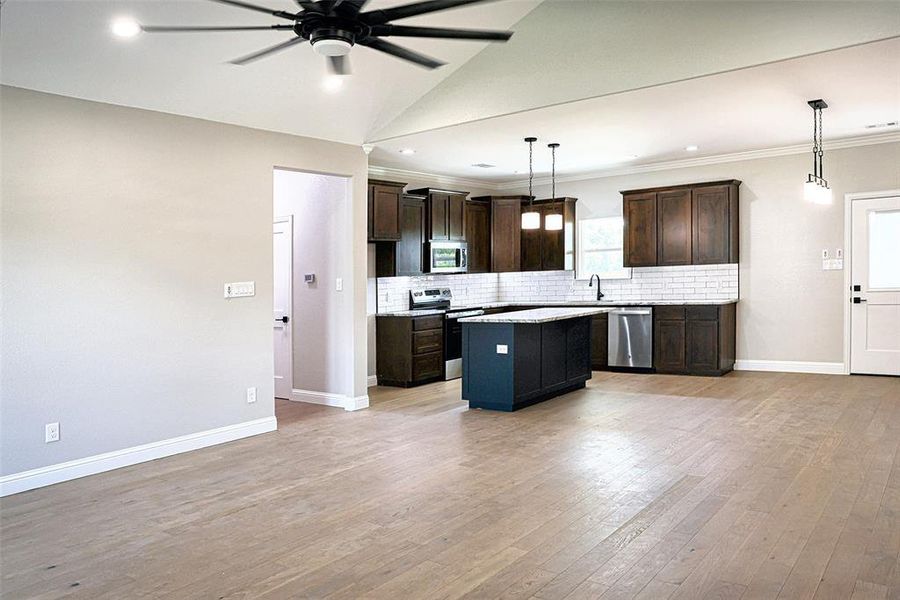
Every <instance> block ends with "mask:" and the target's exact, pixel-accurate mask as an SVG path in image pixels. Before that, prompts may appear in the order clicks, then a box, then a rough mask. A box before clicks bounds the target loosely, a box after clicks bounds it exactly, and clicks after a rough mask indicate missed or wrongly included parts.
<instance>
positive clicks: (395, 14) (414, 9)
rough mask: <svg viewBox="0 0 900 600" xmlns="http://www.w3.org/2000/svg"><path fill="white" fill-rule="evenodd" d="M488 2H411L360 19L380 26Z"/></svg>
mask: <svg viewBox="0 0 900 600" xmlns="http://www.w3.org/2000/svg"><path fill="white" fill-rule="evenodd" d="M489 1H490V0H426V1H425V2H413V3H412V4H404V5H402V6H394V7H392V8H385V9H384V10H372V11H369V12H366V13H362V14H361V15H360V17H361V18H362V20H363V21H365V22H366V23H368V24H370V25H380V24H382V23H387V22H388V21H396V20H397V19H405V18H407V17H414V16H416V15H423V14H425V13H430V12H436V11H439V10H447V9H448V8H455V7H457V6H464V5H466V4H476V3H479V2H489Z"/></svg>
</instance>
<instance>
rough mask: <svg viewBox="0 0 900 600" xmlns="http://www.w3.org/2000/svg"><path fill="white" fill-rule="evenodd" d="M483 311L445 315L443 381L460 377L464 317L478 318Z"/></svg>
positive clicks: (465, 311)
mask: <svg viewBox="0 0 900 600" xmlns="http://www.w3.org/2000/svg"><path fill="white" fill-rule="evenodd" d="M483 314H484V311H483V310H464V311H459V312H455V313H447V314H446V316H445V317H444V379H445V380H448V381H449V380H450V379H459V378H460V377H462V323H460V322H459V320H460V319H462V318H464V317H478V316H481V315H483Z"/></svg>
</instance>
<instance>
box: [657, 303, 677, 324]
mask: <svg viewBox="0 0 900 600" xmlns="http://www.w3.org/2000/svg"><path fill="white" fill-rule="evenodd" d="M653 315H654V316H655V317H656V318H657V320H660V321H662V320H675V321H683V320H684V307H683V306H665V305H664V306H654V307H653Z"/></svg>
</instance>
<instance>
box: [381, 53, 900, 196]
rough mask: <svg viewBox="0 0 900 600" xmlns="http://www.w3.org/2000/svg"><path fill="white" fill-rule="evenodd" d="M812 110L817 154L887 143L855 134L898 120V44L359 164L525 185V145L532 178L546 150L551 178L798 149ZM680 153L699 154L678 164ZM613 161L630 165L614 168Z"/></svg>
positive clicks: (496, 125)
mask: <svg viewBox="0 0 900 600" xmlns="http://www.w3.org/2000/svg"><path fill="white" fill-rule="evenodd" d="M535 87H536V88H539V87H540V86H539V85H536V86H535ZM815 98H824V99H825V100H826V101H827V102H828V104H829V108H828V109H826V110H825V114H824V125H825V130H824V134H825V139H826V142H827V141H828V140H834V139H838V138H846V137H853V136H859V135H866V134H873V133H883V132H886V131H894V132H897V131H898V128H897V127H893V128H890V129H879V130H869V129H866V128H865V125H867V124H870V123H884V122H890V121H898V120H900V39H894V40H888V41H883V42H875V43H871V44H866V45H862V46H856V47H853V48H847V49H843V50H836V51H831V52H826V53H823V54H819V55H815V56H808V57H804V58H798V59H793V60H788V61H783V62H780V63H774V64H768V65H764V66H759V67H752V68H748V69H744V70H739V71H733V72H729V73H724V74H720V75H712V76H708V77H703V78H699V79H693V80H690V81H684V82H680V83H673V84H667V85H662V86H657V87H652V88H647V89H642V90H636V91H632V92H625V93H622V94H616V95H611V96H605V97H602V98H596V99H592V100H584V101H581V102H575V103H570V104H564V105H557V106H553V107H548V108H543V109H538V110H534V111H528V112H522V113H516V114H513V115H508V116H504V117H497V118H494V119H490V120H487V121H479V122H474V123H467V124H462V125H457V126H454V127H449V128H444V129H439V130H434V131H429V132H424V133H419V134H414V135H410V136H406V137H402V138H397V139H393V140H389V141H386V142H382V143H379V144H376V148H375V150H374V151H373V152H372V154H371V155H370V164H373V165H377V166H379V167H388V168H394V169H404V170H410V171H418V172H424V173H434V174H442V175H449V176H454V177H462V178H468V179H475V178H478V179H484V180H485V181H490V182H509V181H511V180H515V181H521V180H522V177H523V176H524V175H523V173H527V168H528V162H527V161H528V146H527V145H526V144H525V143H524V142H523V141H522V138H523V137H524V136H526V135H534V136H536V137H538V138H539V141H538V143H537V144H536V145H535V169H536V171H537V172H538V173H542V174H545V173H547V172H549V170H550V152H549V150H548V149H547V146H546V144H547V143H548V142H559V143H560V144H562V145H561V147H560V148H559V150H558V158H557V173H558V174H560V175H561V176H566V175H567V174H573V173H584V172H602V171H603V170H604V169H609V170H613V169H621V168H622V167H623V166H634V165H646V164H650V163H657V162H663V161H671V160H678V159H686V158H697V157H702V156H710V155H721V154H729V153H734V152H744V151H749V150H757V149H767V148H773V147H781V146H790V145H795V144H805V143H811V128H812V111H811V109H810V108H809V107H808V106H807V104H806V101H807V100H810V99H815ZM691 144H696V145H698V146H699V150H698V151H697V152H693V153H689V152H686V151H685V147H686V146H688V145H691ZM826 147H827V144H826ZM402 148H411V149H414V150H415V152H416V153H415V154H414V155H409V156H407V155H404V154H401V153H400V152H399V150H400V149H402ZM624 155H636V156H637V158H636V159H633V160H625V161H621V160H619V157H622V156H624ZM473 163H488V164H493V165H496V167H495V168H492V169H481V168H477V167H473V166H472V164H473ZM517 171H518V174H517Z"/></svg>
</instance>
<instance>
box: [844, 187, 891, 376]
mask: <svg viewBox="0 0 900 600" xmlns="http://www.w3.org/2000/svg"><path fill="white" fill-rule="evenodd" d="M852 202H853V204H852V209H851V217H850V218H851V229H850V232H851V236H852V237H851V255H850V259H851V266H850V285H851V296H850V298H851V300H850V302H851V305H850V372H851V373H867V374H873V375H900V196H893V197H889V198H869V199H860V200H853V201H852Z"/></svg>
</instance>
